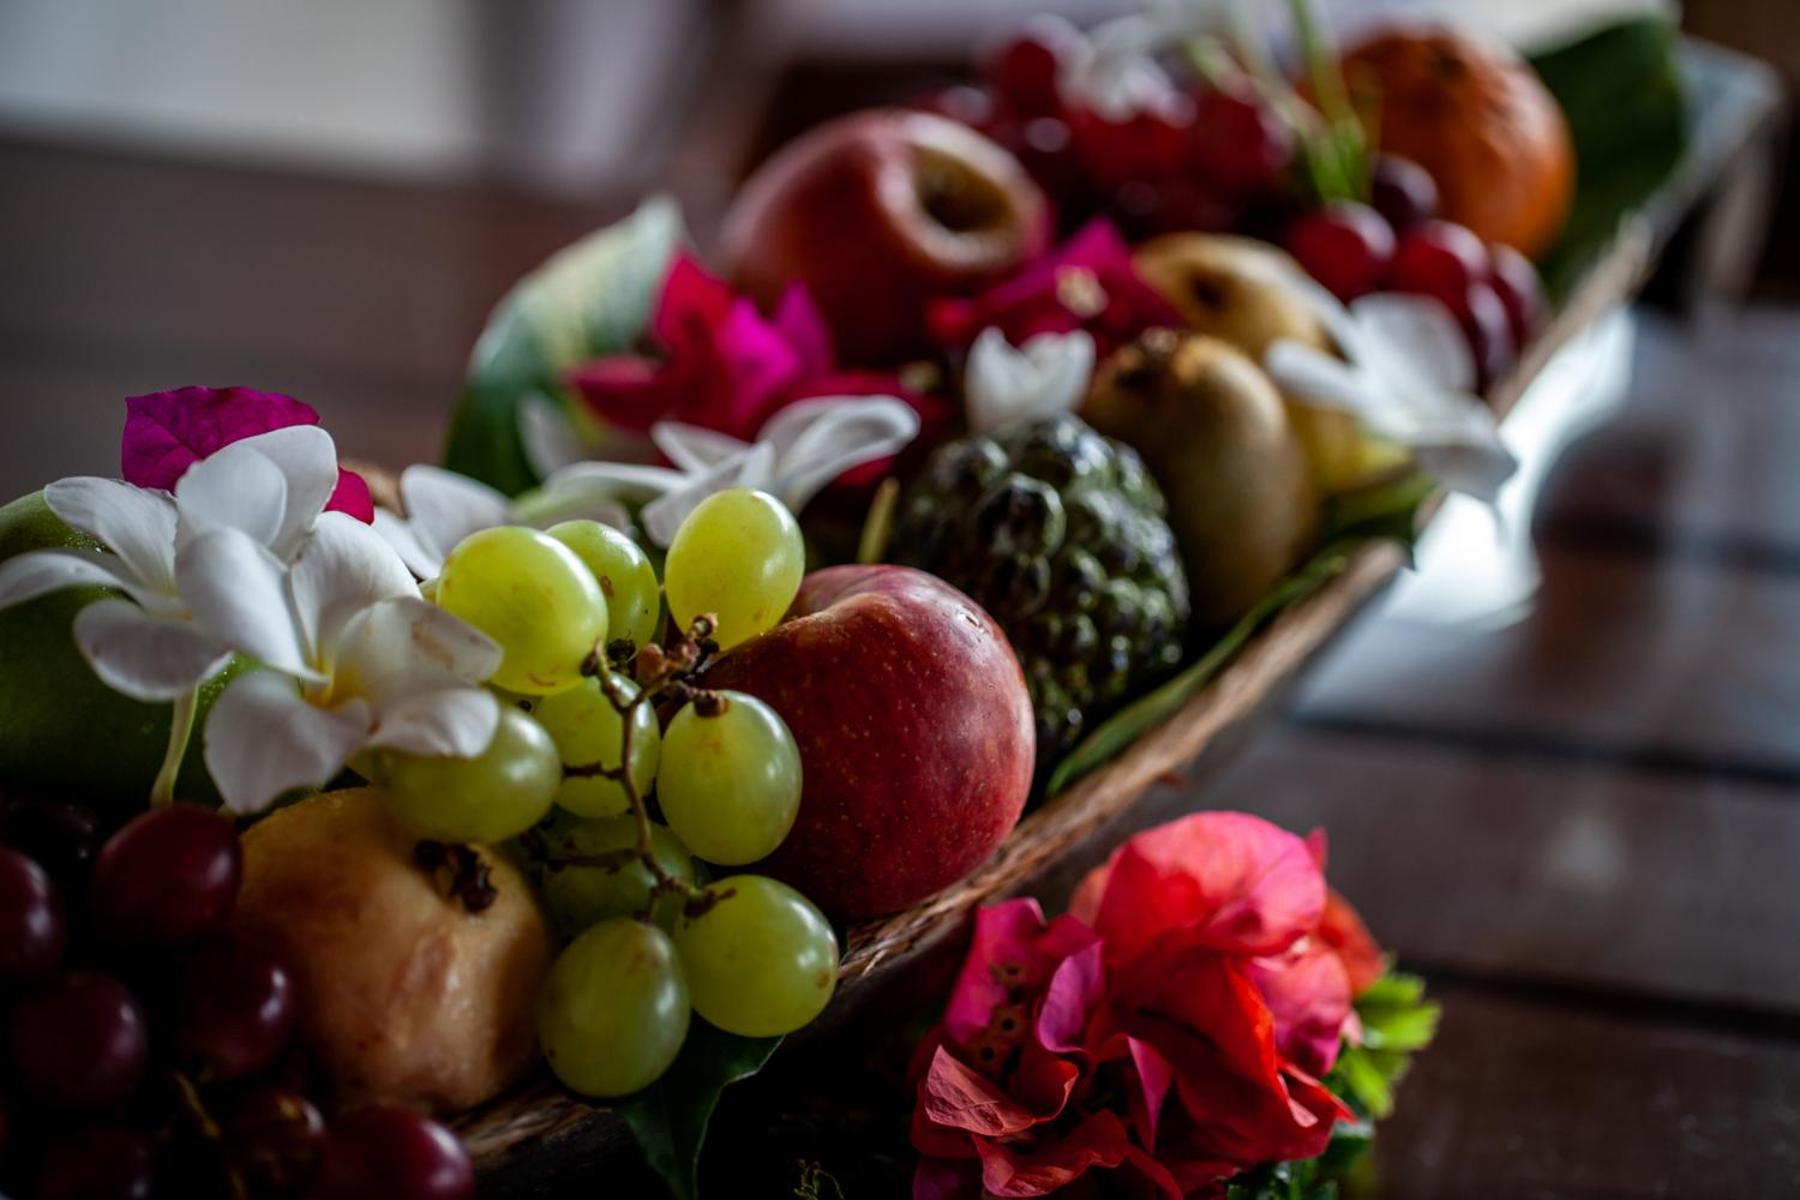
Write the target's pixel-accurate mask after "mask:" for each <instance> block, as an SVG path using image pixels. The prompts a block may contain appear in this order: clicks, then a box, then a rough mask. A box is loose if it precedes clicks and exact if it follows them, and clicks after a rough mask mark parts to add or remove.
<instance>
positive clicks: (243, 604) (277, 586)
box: [175, 527, 324, 682]
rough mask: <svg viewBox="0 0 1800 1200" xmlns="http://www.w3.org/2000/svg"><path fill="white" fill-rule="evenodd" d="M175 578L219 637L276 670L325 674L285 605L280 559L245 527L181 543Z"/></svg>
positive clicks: (199, 619)
mask: <svg viewBox="0 0 1800 1200" xmlns="http://www.w3.org/2000/svg"><path fill="white" fill-rule="evenodd" d="M175 581H176V585H177V587H178V588H179V589H180V592H181V598H182V600H183V601H185V602H186V603H187V606H188V608H189V610H190V611H191V612H192V613H193V614H194V619H195V621H196V623H198V624H199V625H200V627H201V628H202V629H205V630H206V631H207V632H209V633H211V634H213V635H214V636H216V637H217V638H218V639H219V640H220V641H221V642H224V643H225V644H226V645H229V646H231V647H233V648H234V649H237V650H239V651H242V652H243V653H245V654H247V655H249V656H250V657H251V658H254V659H256V660H258V661H259V662H262V663H264V664H265V665H267V666H270V667H273V668H275V669H276V670H278V671H284V672H286V673H287V674H290V675H294V676H298V677H299V678H302V679H307V680H311V681H315V682H317V681H322V680H323V679H324V676H323V675H321V674H320V673H319V672H318V670H317V669H316V668H315V666H314V664H313V663H312V661H311V660H310V656H309V655H308V653H307V649H308V648H307V646H306V645H305V644H304V641H303V639H302V637H301V632H300V627H299V625H298V623H297V622H296V621H295V619H294V615H293V611H292V609H291V608H290V607H289V604H288V592H287V580H286V573H285V570H284V568H283V567H282V564H281V562H280V560H279V559H277V558H276V557H275V555H274V554H273V553H271V552H270V551H269V549H268V547H266V546H264V545H262V544H261V543H259V542H258V541H256V539H255V538H253V537H251V536H250V535H249V534H246V533H245V532H244V531H243V530H241V529H234V528H229V527H226V528H221V529H215V530H212V531H211V532H208V533H203V534H201V535H200V536H198V537H196V538H195V539H194V540H193V541H191V542H189V543H188V544H187V545H185V546H183V547H182V548H181V550H180V552H179V553H178V554H177V555H176V557H175Z"/></svg>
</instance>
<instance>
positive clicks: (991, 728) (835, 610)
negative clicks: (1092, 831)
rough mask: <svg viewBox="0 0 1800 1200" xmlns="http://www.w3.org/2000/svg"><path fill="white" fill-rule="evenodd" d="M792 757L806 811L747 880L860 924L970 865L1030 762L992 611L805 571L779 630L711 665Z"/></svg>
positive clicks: (878, 582)
mask: <svg viewBox="0 0 1800 1200" xmlns="http://www.w3.org/2000/svg"><path fill="white" fill-rule="evenodd" d="M707 684H708V686H710V687H716V688H732V689H735V690H738V691H743V692H748V693H750V694H751V695H753V696H758V697H760V698H762V699H763V700H765V701H767V702H768V703H769V704H770V705H771V706H773V707H774V709H775V711H776V712H778V713H780V714H781V717H782V719H783V720H784V721H786V722H787V725H788V728H789V729H790V730H792V731H793V734H794V740H795V741H796V742H797V743H798V744H799V747H800V763H801V769H802V772H803V774H804V777H805V783H804V794H803V798H802V800H801V802H800V816H799V819H798V820H797V821H796V822H795V825H794V829H793V832H792V833H790V834H789V835H788V838H787V841H786V842H784V843H782V846H781V849H780V850H778V851H776V853H775V854H774V855H773V856H772V857H771V858H769V859H767V860H765V861H764V862H763V864H762V865H761V866H759V867H756V868H751V869H753V870H760V871H763V872H766V873H767V874H770V875H773V876H775V877H776V878H778V879H783V880H785V881H787V882H788V883H791V884H793V885H794V886H795V887H797V888H799V889H800V890H801V891H802V892H804V893H805V894H806V895H807V896H808V897H809V898H810V899H811V900H812V901H813V902H814V903H816V904H817V905H819V907H821V908H822V909H824V910H825V911H826V912H828V913H831V914H832V915H834V916H837V917H841V918H844V919H849V920H854V919H857V918H862V917H871V916H876V915H878V914H881V913H886V912H892V911H894V910H896V909H901V908H905V907H906V906H907V905H909V904H913V903H915V902H917V901H919V900H922V899H924V898H925V897H927V896H929V895H931V894H932V893H934V892H936V891H939V890H940V889H942V888H945V887H947V886H949V885H950V884H952V883H955V882H956V881H957V880H959V879H961V878H962V877H963V876H964V875H967V874H968V873H969V872H970V871H972V870H974V869H975V868H976V867H977V866H979V865H980V864H981V863H982V862H984V861H985V860H986V859H987V858H988V856H989V855H991V854H992V853H993V852H994V850H995V848H996V847H998V846H999V845H1000V843H1001V842H1002V841H1004V840H1005V838H1006V835H1007V833H1009V832H1010V831H1011V830H1012V827H1013V826H1014V825H1015V824H1017V823H1018V820H1019V814H1020V812H1022V811H1023V810H1024V807H1025V799H1026V796H1027V795H1028V794H1029V792H1030V790H1031V773H1032V766H1033V763H1034V761H1035V747H1034V738H1035V735H1034V732H1033V722H1032V715H1031V699H1030V697H1029V696H1028V695H1027V693H1026V691H1025V678H1024V676H1023V674H1021V672H1020V670H1019V662H1018V659H1017V658H1015V657H1014V656H1013V652H1012V647H1011V646H1009V645H1008V644H1007V642H1006V637H1005V635H1004V634H1002V633H1001V632H1000V629H999V627H998V626H996V625H995V624H994V622H993V620H992V618H990V617H989V616H988V615H987V613H985V612H984V611H982V609H981V607H980V606H979V605H977V604H976V603H975V602H974V601H973V600H970V599H969V598H968V597H967V596H965V595H963V594H962V593H961V592H959V591H957V590H956V589H955V588H953V587H951V586H950V585H949V584H947V583H945V582H943V581H942V580H940V579H938V578H937V577H935V576H933V575H929V574H927V573H926V572H924V571H917V570H913V569H912V568H910V567H896V566H850V567H829V568H826V569H825V570H823V571H815V572H813V573H812V574H811V575H808V576H807V577H806V580H805V582H803V583H802V584H801V587H800V594H799V596H798V597H797V598H796V600H795V601H794V606H793V608H792V609H791V610H790V611H789V615H788V618H787V620H785V621H784V622H782V624H780V625H778V626H776V627H775V628H774V629H772V630H770V631H769V632H768V633H766V634H764V635H762V636H761V637H759V638H756V639H755V640H753V641H750V642H746V643H745V644H744V645H742V646H740V647H738V648H737V649H735V650H733V651H732V652H731V653H730V654H728V655H727V656H726V657H724V658H723V659H721V660H719V662H718V663H717V664H715V665H714V666H713V668H712V669H711V671H710V672H709V673H708V675H707Z"/></svg>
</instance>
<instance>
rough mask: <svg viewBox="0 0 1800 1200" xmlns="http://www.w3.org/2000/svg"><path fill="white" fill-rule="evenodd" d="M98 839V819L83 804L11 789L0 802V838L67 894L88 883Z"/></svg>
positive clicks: (98, 843)
mask: <svg viewBox="0 0 1800 1200" xmlns="http://www.w3.org/2000/svg"><path fill="white" fill-rule="evenodd" d="M100 840H101V839H100V819H99V818H98V817H97V816H95V815H94V812H93V810H92V809H90V808H87V807H86V806H84V805H80V804H71V803H68V802H66V801H61V800H45V799H43V798H42V797H38V796H21V795H16V794H13V793H11V792H8V793H7V796H6V799H5V803H4V804H0V842H4V843H5V844H6V845H8V846H11V847H12V848H13V849H15V850H17V851H19V852H20V853H21V854H23V855H25V856H26V857H27V858H29V859H31V860H32V861H34V862H35V863H37V865H38V866H40V867H42V868H44V870H45V871H46V872H47V873H48V874H49V876H50V878H52V879H54V880H55V881H56V882H57V884H58V885H59V886H60V887H62V888H63V889H64V891H65V892H67V893H69V894H70V895H73V894H75V892H76V891H78V890H80V889H82V888H84V887H85V886H86V885H87V875H88V869H89V868H90V867H91V866H93V862H94V855H95V854H96V853H98V852H99V850H100Z"/></svg>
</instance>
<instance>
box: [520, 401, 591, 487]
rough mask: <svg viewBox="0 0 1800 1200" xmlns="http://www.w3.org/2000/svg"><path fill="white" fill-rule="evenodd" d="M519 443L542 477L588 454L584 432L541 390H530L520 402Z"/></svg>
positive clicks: (565, 411) (546, 476)
mask: <svg viewBox="0 0 1800 1200" xmlns="http://www.w3.org/2000/svg"><path fill="white" fill-rule="evenodd" d="M519 444H520V445H521V446H523V447H524V449H525V461H526V462H528V463H530V464H531V469H532V470H533V471H534V472H536V473H537V477H538V478H539V479H548V478H549V477H550V476H551V475H552V474H554V473H555V472H557V471H560V470H562V469H563V468H564V467H566V466H569V465H570V464H571V463H578V462H581V461H582V460H583V459H585V458H586V457H587V452H586V448H585V447H584V446H583V445H582V438H581V431H580V430H579V429H577V428H576V426H575V422H574V421H573V420H572V419H571V418H570V417H569V414H568V412H567V410H565V409H564V408H563V406H562V405H560V404H558V403H557V402H556V401H554V400H552V399H550V398H549V397H548V396H545V395H543V394H542V393H540V392H532V393H530V394H529V395H527V396H526V397H525V398H524V399H523V400H522V401H521V402H520V404H519Z"/></svg>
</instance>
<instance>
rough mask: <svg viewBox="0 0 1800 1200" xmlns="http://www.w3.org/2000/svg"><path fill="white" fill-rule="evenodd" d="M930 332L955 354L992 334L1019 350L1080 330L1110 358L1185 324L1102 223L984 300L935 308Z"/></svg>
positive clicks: (962, 300)
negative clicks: (1151, 333)
mask: <svg viewBox="0 0 1800 1200" xmlns="http://www.w3.org/2000/svg"><path fill="white" fill-rule="evenodd" d="M927 324H928V325H929V327H930V329H931V333H932V337H933V338H934V339H935V340H936V341H937V342H938V344H939V345H941V346H943V347H944V348H945V349H946V350H949V351H952V352H956V353H961V352H962V351H965V350H967V349H968V347H969V346H970V345H971V344H972V343H973V342H974V341H975V339H976V338H977V337H978V336H979V335H980V334H981V332H982V330H984V329H989V328H996V329H998V330H1000V332H1001V333H1002V334H1004V335H1005V336H1006V340H1007V341H1009V342H1011V343H1012V344H1013V345H1015V346H1022V345H1024V344H1025V343H1026V342H1027V341H1028V340H1030V339H1031V338H1033V337H1036V336H1037V335H1038V334H1041V333H1069V332H1072V331H1074V330H1077V329H1081V330H1085V331H1087V332H1088V333H1089V334H1092V335H1093V338H1094V344H1095V347H1096V349H1097V350H1098V352H1099V356H1100V357H1101V358H1105V357H1106V356H1107V355H1108V354H1110V353H1112V352H1113V351H1114V350H1116V349H1117V348H1118V347H1120V346H1121V345H1124V344H1125V343H1126V342H1129V341H1131V340H1132V339H1133V338H1135V337H1137V336H1138V335H1139V334H1140V333H1143V332H1144V331H1145V330H1146V329H1153V328H1157V327H1159V326H1179V325H1180V324H1181V318H1180V317H1179V316H1178V315H1177V314H1176V312H1175V310H1174V309H1173V308H1172V307H1170V305H1169V302H1168V301H1167V300H1165V299H1163V298H1162V296H1161V295H1160V294H1159V293H1158V292H1157V291H1156V290H1155V289H1154V288H1152V287H1151V286H1150V285H1149V284H1147V283H1145V282H1144V280H1143V279H1142V278H1141V277H1140V276H1139V275H1138V273H1137V271H1136V269H1135V268H1133V266H1132V265H1131V247H1130V246H1128V245H1127V244H1126V242H1125V239H1124V238H1122V237H1120V236H1119V231H1118V230H1117V229H1114V228H1113V227H1112V225H1110V224H1108V223H1107V222H1106V221H1104V220H1096V221H1090V222H1089V223H1088V224H1086V225H1084V226H1083V227H1082V228H1081V229H1080V230H1078V231H1077V232H1076V233H1075V235H1074V236H1073V237H1071V238H1070V239H1069V240H1068V241H1067V242H1065V243H1063V245H1062V246H1060V247H1058V248H1057V249H1055V250H1053V251H1051V252H1050V253H1049V254H1048V255H1046V256H1044V257H1043V258H1041V259H1039V260H1038V261H1036V262H1034V263H1032V264H1030V265H1028V266H1026V267H1025V268H1024V269H1023V270H1021V271H1020V272H1019V273H1018V274H1017V275H1015V276H1013V277H1012V278H1011V279H1008V280H1006V281H1005V282H1003V283H1000V284H997V285H996V286H994V287H992V288H990V289H988V290H987V291H985V292H983V293H981V294H980V295H979V296H974V297H970V298H955V299H945V300H939V301H936V302H934V303H933V304H932V306H931V309H930V311H929V312H928V314H927Z"/></svg>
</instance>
